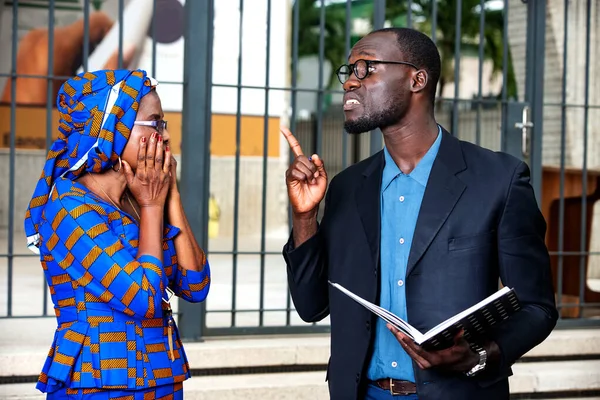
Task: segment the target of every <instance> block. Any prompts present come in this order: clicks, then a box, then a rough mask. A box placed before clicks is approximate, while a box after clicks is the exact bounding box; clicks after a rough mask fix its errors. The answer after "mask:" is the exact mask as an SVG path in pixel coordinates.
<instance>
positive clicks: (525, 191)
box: [494, 162, 558, 370]
mask: <svg viewBox="0 0 600 400" xmlns="http://www.w3.org/2000/svg"><path fill="white" fill-rule="evenodd" d="M529 176H530V174H529V168H528V167H527V165H526V164H525V163H523V162H521V163H520V164H519V165H518V166H517V168H516V169H515V172H514V174H513V178H512V182H511V185H510V188H509V192H508V196H507V200H506V203H505V208H504V212H503V214H502V217H501V219H500V224H499V228H498V257H499V267H500V278H501V279H502V283H503V284H504V285H505V286H509V287H512V288H514V289H515V292H516V293H517V296H518V298H519V300H520V302H521V306H522V309H521V311H519V312H518V313H516V314H515V315H513V316H512V317H511V318H509V319H508V320H507V321H506V322H505V323H503V324H501V325H500V326H499V327H498V329H497V331H496V332H495V335H494V340H495V341H496V343H497V344H498V346H499V347H500V350H501V353H502V363H501V368H503V369H505V370H508V368H509V367H510V365H512V364H513V363H514V362H515V361H516V360H518V359H519V358H520V357H521V356H522V355H523V354H525V353H526V352H528V351H529V350H531V349H532V348H533V347H535V346H537V345H538V344H539V343H541V342H542V341H543V340H544V339H546V337H548V335H549V334H550V332H551V331H552V329H554V327H555V325H556V321H557V319H558V312H557V310H556V305H555V302H554V288H553V284H552V276H551V269H550V257H549V255H548V249H547V248H546V245H545V242H544V237H545V233H546V222H545V221H544V218H543V216H542V213H541V212H540V210H539V208H538V206H537V203H536V200H535V195H534V192H533V188H532V187H531V185H530V183H529V180H530V179H529Z"/></svg>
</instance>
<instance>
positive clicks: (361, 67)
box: [335, 60, 419, 85]
mask: <svg viewBox="0 0 600 400" xmlns="http://www.w3.org/2000/svg"><path fill="white" fill-rule="evenodd" d="M372 64H400V65H408V66H410V67H413V68H414V69H419V68H418V67H417V66H416V65H415V64H412V63H409V62H405V61H380V60H356V62H355V63H354V64H342V65H341V66H340V67H339V68H338V69H337V71H336V72H335V73H336V74H337V77H338V79H339V80H340V83H341V84H342V85H343V84H344V83H346V82H347V81H348V79H350V74H351V73H352V72H354V75H355V76H356V77H357V78H358V79H360V80H362V79H365V78H366V77H367V76H368V75H369V73H370V72H371V65H372Z"/></svg>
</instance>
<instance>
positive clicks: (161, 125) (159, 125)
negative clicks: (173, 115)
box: [133, 119, 167, 133]
mask: <svg viewBox="0 0 600 400" xmlns="http://www.w3.org/2000/svg"><path fill="white" fill-rule="evenodd" d="M133 124H134V125H142V126H152V127H154V128H156V130H157V131H158V133H163V131H164V130H165V129H167V121H165V120H164V119H159V120H155V121H135V122H134V123H133Z"/></svg>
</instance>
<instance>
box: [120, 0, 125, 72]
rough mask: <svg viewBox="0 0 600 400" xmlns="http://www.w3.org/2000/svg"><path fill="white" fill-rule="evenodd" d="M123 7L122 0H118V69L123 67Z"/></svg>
mask: <svg viewBox="0 0 600 400" xmlns="http://www.w3.org/2000/svg"><path fill="white" fill-rule="evenodd" d="M123 8H124V0H119V69H121V68H123Z"/></svg>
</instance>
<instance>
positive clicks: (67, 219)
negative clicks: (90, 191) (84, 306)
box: [43, 196, 168, 319]
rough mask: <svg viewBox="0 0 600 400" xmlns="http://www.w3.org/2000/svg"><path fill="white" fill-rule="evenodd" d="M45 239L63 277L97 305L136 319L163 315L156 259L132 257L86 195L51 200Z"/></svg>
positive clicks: (163, 284) (163, 281)
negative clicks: (99, 303)
mask: <svg viewBox="0 0 600 400" xmlns="http://www.w3.org/2000/svg"><path fill="white" fill-rule="evenodd" d="M45 214H46V216H47V217H48V216H52V218H48V221H47V224H46V226H45V228H44V229H43V240H44V241H45V242H46V247H47V249H48V251H49V252H50V255H49V256H51V257H52V258H53V259H54V260H56V262H57V263H58V264H59V265H60V266H61V267H62V268H63V270H64V272H65V275H68V278H69V279H70V280H72V281H73V282H74V283H76V284H77V285H79V286H82V287H84V288H85V291H86V292H87V293H89V294H91V295H92V296H93V297H94V298H96V299H98V300H97V301H102V302H105V303H108V304H109V305H110V306H111V307H112V308H114V309H115V310H118V311H120V312H123V313H125V314H127V315H129V316H132V317H136V318H140V319H142V318H154V317H155V316H157V315H160V313H161V301H162V296H163V292H164V290H165V287H166V285H167V284H168V280H167V276H166V274H165V271H164V268H163V264H162V263H161V262H160V260H158V259H157V258H156V257H153V256H150V255H142V256H141V257H139V258H137V259H136V258H134V257H133V256H132V255H131V254H130V253H129V252H128V251H127V249H126V248H125V247H124V245H123V244H122V243H121V240H120V238H119V235H118V234H117V233H115V232H113V231H112V230H111V229H110V227H109V226H108V223H107V220H108V216H107V214H106V212H105V211H104V209H103V208H102V207H100V206H98V204H95V203H90V202H87V201H86V198H85V197H84V196H81V197H76V196H62V197H61V196H55V198H54V199H53V200H52V201H51V202H50V203H48V205H47V206H46V210H45Z"/></svg>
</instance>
